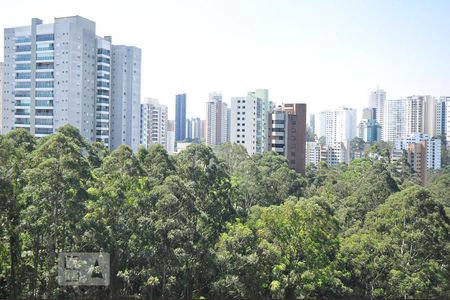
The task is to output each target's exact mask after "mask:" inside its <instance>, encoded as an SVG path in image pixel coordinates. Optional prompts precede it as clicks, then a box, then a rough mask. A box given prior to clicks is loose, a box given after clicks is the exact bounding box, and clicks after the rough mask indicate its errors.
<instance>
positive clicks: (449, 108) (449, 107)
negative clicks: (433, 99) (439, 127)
mask: <svg viewBox="0 0 450 300" xmlns="http://www.w3.org/2000/svg"><path fill="white" fill-rule="evenodd" d="M445 106H446V109H445V116H446V123H447V125H446V135H447V138H446V140H447V147H449V146H450V101H449V99H447V104H446V105H445Z"/></svg>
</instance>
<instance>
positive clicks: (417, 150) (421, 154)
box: [405, 141, 427, 185]
mask: <svg viewBox="0 0 450 300" xmlns="http://www.w3.org/2000/svg"><path fill="white" fill-rule="evenodd" d="M405 152H406V159H407V161H408V164H409V165H410V166H411V168H412V169H413V170H414V171H415V172H416V173H417V174H419V177H420V183H421V184H422V185H425V183H426V180H427V144H426V142H425V141H421V142H418V143H412V144H408V145H407V146H406V150H405Z"/></svg>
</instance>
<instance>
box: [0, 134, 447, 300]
mask: <svg viewBox="0 0 450 300" xmlns="http://www.w3.org/2000/svg"><path fill="white" fill-rule="evenodd" d="M381 148H382V147H381ZM371 151H377V150H376V149H375V150H374V149H372V150H371ZM449 187H450V170H448V169H444V170H442V171H441V172H439V173H438V174H434V175H433V176H432V180H431V181H430V182H429V183H428V185H427V186H426V187H421V186H419V185H418V184H417V176H415V174H413V173H411V171H410V168H409V167H408V166H407V165H406V164H405V162H402V161H399V162H398V163H396V164H395V165H393V164H388V163H386V162H384V161H382V160H370V159H367V158H363V159H357V160H355V161H353V162H352V163H351V164H350V165H348V166H346V165H340V166H338V167H336V168H327V167H326V165H320V166H317V167H314V166H309V167H308V169H307V172H306V174H305V175H300V174H297V173H295V172H294V171H292V170H291V169H289V168H288V166H287V162H286V160H285V158H284V157H282V156H279V155H276V154H274V153H270V152H269V153H264V154H263V155H254V156H252V157H249V156H248V155H247V153H246V151H245V149H244V148H242V147H241V146H238V145H231V144H226V145H222V146H220V147H218V148H217V149H214V150H213V149H211V148H210V147H207V146H205V145H192V146H189V147H188V148H187V149H186V150H184V151H182V152H181V153H179V154H176V155H171V156H169V155H168V154H167V152H166V151H165V150H164V149H163V148H162V147H161V146H159V145H157V146H153V147H151V148H149V149H144V148H142V149H139V150H138V151H137V152H136V153H133V152H132V151H131V149H130V148H128V147H127V146H121V147H119V148H118V149H116V150H114V151H112V152H109V151H108V150H106V149H105V148H104V147H103V146H102V145H100V144H97V143H94V144H89V143H87V142H86V141H84V140H83V139H82V138H81V136H80V134H79V133H78V131H77V130H76V129H75V128H73V127H71V126H64V127H61V128H60V129H59V130H58V131H57V133H55V134H53V135H50V136H48V137H45V138H41V139H36V138H34V137H33V136H31V135H30V134H29V133H28V132H27V131H25V130H15V131H13V132H10V133H9V134H7V135H5V136H0V206H1V208H0V224H1V227H0V241H1V244H0V298H7V297H11V298H19V297H24V298H35V297H36V298H86V297H90V298H92V297H98V298H100V297H101V298H105V297H114V298H117V297H135V298H200V297H206V298H339V297H366V298H377V297H386V298H431V297H445V298H449V297H450V220H449V216H450V188H449ZM100 251H104V252H108V253H109V254H110V258H111V284H110V285H109V286H108V287H85V286H80V287H70V286H69V287H67V286H59V285H58V283H57V280H56V276H57V257H58V253H60V252H100Z"/></svg>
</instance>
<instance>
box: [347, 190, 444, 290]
mask: <svg viewBox="0 0 450 300" xmlns="http://www.w3.org/2000/svg"><path fill="white" fill-rule="evenodd" d="M449 232H450V220H449V219H448V217H447V216H446V215H445V212H444V209H443V207H442V205H440V204H439V203H437V202H436V201H435V200H434V199H433V198H432V196H431V194H430V193H429V192H427V191H426V190H424V189H422V188H420V187H417V186H413V187H409V188H407V189H405V190H403V191H401V192H398V193H396V194H394V195H392V196H390V197H389V199H388V200H387V201H386V203H384V204H381V205H380V206H379V207H378V208H377V209H376V210H375V211H374V212H370V213H368V216H367V217H366V221H365V223H364V227H363V228H362V229H361V230H359V231H358V232H356V233H354V234H352V235H351V236H349V237H346V238H344V239H343V241H342V247H341V250H340V252H339V255H338V261H339V264H340V268H341V270H342V272H343V273H346V274H348V276H349V278H348V279H344V281H345V283H346V284H347V285H348V286H349V287H351V288H352V290H353V292H352V293H351V294H350V295H348V296H355V295H358V296H360V297H371V298H372V297H383V298H407V297H413V298H423V297H446V296H447V295H449V292H450V282H449V281H448V278H450V265H449V264H448V262H449V261H450V247H449V243H448V241H449V240H450V234H449Z"/></svg>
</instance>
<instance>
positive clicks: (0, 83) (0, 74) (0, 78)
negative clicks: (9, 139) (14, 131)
mask: <svg viewBox="0 0 450 300" xmlns="http://www.w3.org/2000/svg"><path fill="white" fill-rule="evenodd" d="M2 99H3V63H2V62H0V134H1V133H2V127H3V126H2V119H3V118H2V112H3V109H2V105H3V101H2Z"/></svg>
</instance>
